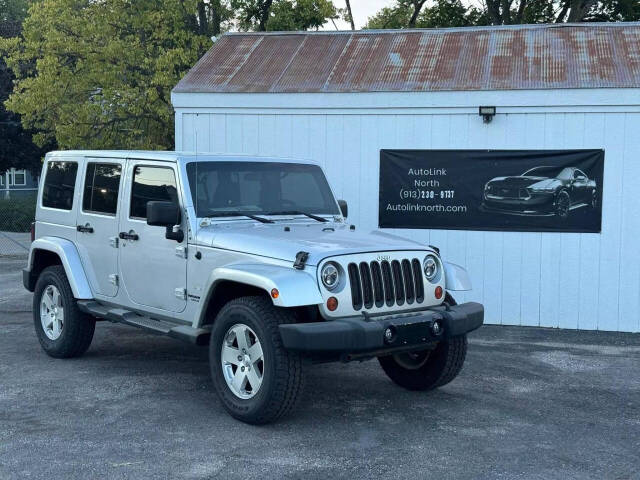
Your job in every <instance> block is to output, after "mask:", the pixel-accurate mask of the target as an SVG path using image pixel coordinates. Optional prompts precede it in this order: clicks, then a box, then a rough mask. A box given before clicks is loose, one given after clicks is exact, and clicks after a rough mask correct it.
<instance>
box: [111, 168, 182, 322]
mask: <svg viewBox="0 0 640 480" xmlns="http://www.w3.org/2000/svg"><path fill="white" fill-rule="evenodd" d="M126 168H127V175H126V178H127V180H129V179H130V181H127V188H126V189H125V191H124V196H123V202H122V205H123V208H122V209H121V211H120V228H119V230H120V231H119V233H118V235H119V237H120V238H119V240H120V248H119V249H118V251H119V253H120V262H119V266H120V275H121V279H122V285H123V287H124V289H125V290H126V293H127V295H128V297H129V300H131V302H133V303H134V304H138V305H144V306H147V307H153V308H158V309H161V310H165V311H167V312H181V311H182V310H184V309H185V307H186V305H187V301H186V298H185V297H186V295H185V292H186V290H185V288H186V280H187V260H186V259H185V258H184V256H183V255H180V256H178V254H179V253H180V251H179V250H177V247H186V240H184V241H183V243H178V242H176V241H175V240H168V239H167V238H165V233H166V230H165V228H164V227H156V226H151V225H147V221H146V220H147V202H149V201H153V200H155V201H172V202H176V203H177V204H179V205H180V203H181V202H180V194H179V190H178V187H177V182H176V178H177V172H176V169H175V165H171V164H167V163H163V162H153V161H149V160H128V161H127V167H126ZM183 223H184V219H183Z"/></svg>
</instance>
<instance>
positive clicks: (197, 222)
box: [193, 129, 200, 258]
mask: <svg viewBox="0 0 640 480" xmlns="http://www.w3.org/2000/svg"><path fill="white" fill-rule="evenodd" d="M195 133H196V148H195V150H196V178H195V179H194V181H195V182H196V188H195V190H194V191H195V192H196V198H195V199H194V201H193V203H194V206H195V209H194V210H195V212H194V213H195V216H196V238H195V243H196V253H198V252H199V246H200V244H199V241H198V230H199V228H200V221H199V220H198V197H199V196H200V195H198V186H199V185H198V184H199V183H200V177H199V175H198V130H197V129H196V132H195ZM197 258H200V255H198V256H197Z"/></svg>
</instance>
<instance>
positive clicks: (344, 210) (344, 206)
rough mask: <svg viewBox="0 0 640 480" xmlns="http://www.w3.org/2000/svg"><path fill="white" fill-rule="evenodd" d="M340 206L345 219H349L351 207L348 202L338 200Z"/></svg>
mask: <svg viewBox="0 0 640 480" xmlns="http://www.w3.org/2000/svg"><path fill="white" fill-rule="evenodd" d="M338 206H339V207H340V211H341V212H342V216H343V217H344V218H347V216H348V215H349V207H348V206H347V202H346V201H345V200H338Z"/></svg>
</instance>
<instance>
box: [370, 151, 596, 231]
mask: <svg viewBox="0 0 640 480" xmlns="http://www.w3.org/2000/svg"><path fill="white" fill-rule="evenodd" d="M603 170H604V150H380V197H379V206H380V210H379V226H380V228H437V229H459V230H502V231H531V232H548V231H551V232H553V231H557V232H595V233H598V232H600V228H601V217H602V208H601V206H602V182H603Z"/></svg>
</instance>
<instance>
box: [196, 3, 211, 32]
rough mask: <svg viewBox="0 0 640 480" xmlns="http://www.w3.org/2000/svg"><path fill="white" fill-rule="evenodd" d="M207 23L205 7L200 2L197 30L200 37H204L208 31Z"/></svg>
mask: <svg viewBox="0 0 640 480" xmlns="http://www.w3.org/2000/svg"><path fill="white" fill-rule="evenodd" d="M208 24H209V21H208V19H207V7H206V5H205V4H204V1H202V0H200V1H199V2H198V30H199V32H200V35H206V34H207V30H209V25H208Z"/></svg>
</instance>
